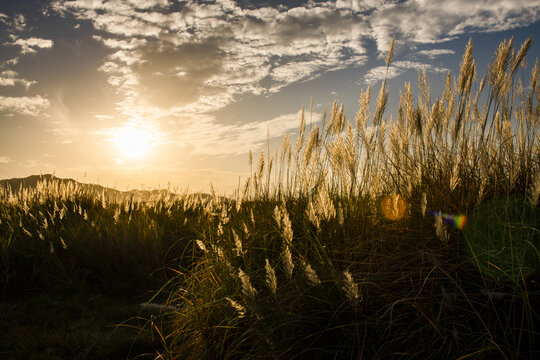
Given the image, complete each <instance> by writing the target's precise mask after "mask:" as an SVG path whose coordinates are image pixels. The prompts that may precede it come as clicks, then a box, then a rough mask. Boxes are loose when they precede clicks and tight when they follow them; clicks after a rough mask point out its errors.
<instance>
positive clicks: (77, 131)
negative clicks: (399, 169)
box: [0, 0, 540, 191]
mask: <svg viewBox="0 0 540 360" xmlns="http://www.w3.org/2000/svg"><path fill="white" fill-rule="evenodd" d="M539 20H540V1H538V0H536V1H532V0H529V1H527V0H514V1H507V0H506V1H499V0H486V1H473V0H466V1H465V0H456V1H439V0H432V1H428V0H424V1H421V0H417V1H410V0H408V1H383V0H367V1H355V0H352V1H248V0H239V1H233V0H229V1H173V0H109V1H107V0H72V1H63V0H58V1H35V0H34V1H28V0H19V1H9V2H6V1H4V2H2V4H0V178H11V177H23V176H28V175H31V174H39V173H51V172H54V173H56V175H57V176H60V177H72V178H76V179H79V180H81V181H85V182H99V183H100V184H102V185H109V186H116V187H117V188H119V189H122V190H124V189H127V188H130V189H131V188H137V187H138V188H140V187H145V188H149V187H157V186H162V187H163V186H166V185H167V184H168V183H170V184H171V185H172V186H177V187H180V188H185V187H186V186H189V188H190V189H192V190H207V189H208V188H209V184H210V183H211V182H212V183H213V184H214V185H216V187H217V188H218V189H220V190H222V191H231V190H232V189H233V188H235V187H236V185H237V183H238V179H239V177H241V178H242V179H245V178H246V176H248V175H249V166H248V161H247V159H248V153H249V150H252V151H253V152H254V153H257V152H258V151H260V150H261V149H263V148H265V142H266V138H267V132H268V133H269V134H270V137H271V138H272V141H273V142H275V143H277V142H278V140H280V139H281V138H282V136H283V135H284V133H285V132H288V133H289V134H291V135H294V133H295V130H296V128H297V127H298V123H299V110H300V109H301V107H302V105H306V106H307V107H309V103H310V98H311V97H313V103H314V107H313V110H314V114H313V120H314V121H317V120H318V119H320V116H321V114H322V112H323V109H324V106H325V105H329V106H331V104H332V102H333V101H334V100H338V101H340V102H341V103H343V104H344V106H345V114H346V116H347V118H350V119H352V118H353V117H354V114H355V112H356V110H357V107H356V102H357V99H358V96H359V94H360V90H361V89H364V88H365V87H366V86H368V85H370V86H372V93H373V94H374V95H373V98H374V97H376V96H375V95H376V93H377V92H378V90H379V89H380V84H381V79H382V77H383V76H384V73H385V69H384V56H385V54H386V51H387V49H388V46H389V44H390V42H391V39H392V37H395V39H396V46H395V55H394V61H393V65H392V67H391V68H390V71H389V78H390V81H389V85H390V106H389V111H388V112H387V113H386V117H389V116H390V115H391V114H392V109H393V108H395V102H396V101H397V99H398V96H399V90H400V88H402V87H403V83H404V82H405V81H409V82H411V83H412V84H413V88H415V85H416V77H417V72H418V71H419V70H425V71H426V72H427V73H428V75H429V76H430V78H431V81H432V90H433V91H432V93H433V96H439V94H440V83H441V81H440V80H441V79H442V78H443V76H444V74H445V72H447V71H450V72H451V74H453V75H457V73H458V69H459V62H460V58H461V55H462V53H463V50H464V48H465V45H466V43H467V42H468V40H469V38H472V41H473V45H474V57H475V59H476V62H477V64H478V70H479V73H480V74H483V73H484V72H485V70H486V66H487V64H488V63H489V61H490V59H491V56H492V54H493V52H494V51H495V50H496V48H497V46H498V44H499V42H500V41H502V40H504V39H507V38H510V37H511V36H513V37H514V41H515V44H516V47H518V48H519V46H520V45H521V43H522V42H523V41H524V40H525V39H526V38H527V37H529V36H531V35H536V34H539V33H540V31H539V30H540V22H539ZM535 40H538V39H535ZM539 55H540V45H539V44H537V43H536V42H535V43H534V44H533V47H532V48H531V51H530V52H529V56H528V61H529V64H530V65H532V64H533V63H534V60H535V58H537V57H539ZM529 68H530V67H529ZM374 100H375V99H373V101H374Z"/></svg>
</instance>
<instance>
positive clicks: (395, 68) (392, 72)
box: [364, 61, 448, 85]
mask: <svg viewBox="0 0 540 360" xmlns="http://www.w3.org/2000/svg"><path fill="white" fill-rule="evenodd" d="M408 70H425V71H427V72H443V71H448V69H446V68H443V67H437V66H433V65H431V64H426V63H422V62H416V61H395V62H393V63H392V65H390V67H389V68H388V73H387V72H386V66H378V67H375V68H373V69H371V70H370V71H368V73H367V74H366V75H364V82H365V83H366V84H368V85H373V84H375V83H376V82H377V81H381V80H383V79H384V78H385V76H386V78H387V79H392V78H395V77H397V76H399V75H401V74H403V73H405V72H406V71H408Z"/></svg>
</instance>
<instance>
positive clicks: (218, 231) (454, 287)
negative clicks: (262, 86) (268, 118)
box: [0, 40, 540, 360]
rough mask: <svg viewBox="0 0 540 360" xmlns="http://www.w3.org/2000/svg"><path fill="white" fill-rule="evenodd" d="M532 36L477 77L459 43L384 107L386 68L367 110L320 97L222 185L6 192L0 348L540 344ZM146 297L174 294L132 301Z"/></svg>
mask: <svg viewBox="0 0 540 360" xmlns="http://www.w3.org/2000/svg"><path fill="white" fill-rule="evenodd" d="M530 46H531V40H528V41H526V42H525V43H524V44H523V45H522V47H521V48H520V50H518V51H517V52H516V51H514V49H513V41H511V40H510V41H506V42H503V43H502V44H501V45H500V46H499V48H498V49H497V51H496V53H495V55H494V57H493V60H492V63H491V64H490V66H489V71H488V74H487V75H486V77H484V78H481V79H480V80H479V81H477V77H478V76H477V74H476V64H475V62H474V59H473V56H472V52H473V48H472V44H471V43H469V45H468V46H467V48H466V49H465V54H464V56H463V60H462V63H461V71H460V74H459V76H458V77H456V78H454V79H452V77H451V76H450V74H448V75H447V76H446V77H445V81H446V85H445V88H444V90H443V92H442V93H441V94H440V95H439V96H438V97H436V95H435V94H431V90H430V86H429V79H428V78H427V76H426V74H425V73H423V74H422V73H421V74H419V90H418V97H417V99H415V98H414V97H413V95H412V90H411V85H410V84H405V85H404V87H403V90H402V91H401V98H400V103H399V106H398V112H397V114H396V115H395V116H394V117H392V116H390V117H387V116H386V115H385V108H386V106H387V104H386V101H387V98H388V91H389V89H388V88H387V87H386V81H384V82H383V85H382V87H381V90H380V91H379V95H378V98H377V103H376V104H374V105H375V106H374V108H375V109H376V110H375V113H374V114H371V113H370V104H371V90H370V89H369V88H368V89H366V90H363V91H362V92H361V95H360V99H359V110H358V112H357V116H356V118H355V120H354V122H351V121H348V120H347V119H346V118H345V117H344V115H343V109H342V107H341V106H340V105H339V104H338V103H337V102H336V103H334V104H333V105H332V107H331V108H330V109H327V110H326V111H325V114H324V116H323V118H322V119H321V121H320V122H317V123H315V124H314V125H313V126H312V127H311V130H310V131H309V134H308V133H306V122H305V116H304V114H302V117H301V119H300V129H299V130H300V131H299V135H298V136H297V137H296V138H295V139H291V138H289V137H288V136H285V138H284V141H283V145H282V147H281V149H280V150H275V151H272V150H271V149H270V146H269V145H268V149H266V150H265V151H264V152H262V153H261V155H260V157H259V161H258V163H257V164H254V163H253V157H252V156H251V155H250V167H251V176H250V177H249V179H247V181H246V183H245V185H244V186H243V188H242V189H240V190H239V191H237V192H236V193H234V194H232V195H231V196H229V197H222V196H218V195H216V194H213V195H212V196H201V195H187V194H185V195H182V196H178V197H172V196H171V195H170V194H167V193H166V192H159V193H157V194H156V197H155V198H154V199H151V200H149V201H146V202H141V201H137V200H136V199H132V200H122V201H111V200H110V199H106V196H105V195H104V194H99V193H93V192H91V191H89V190H85V189H84V188H82V187H76V186H74V185H67V184H62V183H59V182H56V181H52V182H43V183H41V184H39V185H38V187H37V188H36V189H30V190H21V191H11V190H9V189H4V190H3V191H2V193H1V195H2V196H1V197H0V220H1V222H0V244H1V257H0V259H1V262H0V280H1V285H2V289H1V291H2V293H1V295H2V303H1V306H2V310H3V311H2V315H1V318H0V321H2V323H1V325H2V328H7V329H8V330H7V331H5V332H4V333H3V334H2V336H1V337H0V339H1V342H0V344H1V345H2V353H1V355H2V356H4V357H7V358H10V357H12V358H17V357H32V358H39V357H42V358H50V357H57V358H88V357H91V358H107V357H108V358H115V357H116V358H125V357H128V358H129V357H133V358H135V357H137V356H139V355H141V357H142V358H144V357H145V356H149V357H152V358H162V359H312V360H314V359H329V358H330V359H333V358H335V359H362V358H363V359H392V358H396V359H398V358H400V359H401V358H417V359H467V358H468V359H472V358H474V359H499V358H500V359H529V358H536V357H538V356H540V346H539V345H538V344H540V329H539V328H538V325H537V324H538V323H540V314H539V312H538V309H540V286H539V280H540V271H539V264H540V256H539V253H538V249H539V248H540V231H539V229H540V225H539V216H538V198H539V195H540V180H539V179H540V176H539V175H540V150H539V141H538V140H539V138H540V133H539V128H540V126H539V120H540V105H539V104H540V95H539V94H540V82H539V81H538V77H539V76H538V75H539V73H540V65H539V63H538V61H537V62H536V64H535V66H534V68H533V70H532V74H531V75H530V77H529V78H528V79H529V80H528V81H529V84H524V83H523V82H522V80H520V78H521V79H525V78H526V76H525V69H524V62H523V61H524V59H525V55H526V53H527V50H528V49H529V48H530ZM390 53H392V51H390ZM391 58H392V56H391V55H389V56H388V57H387V66H390V64H391ZM517 75H520V76H517ZM479 99H487V100H486V101H485V103H481V102H480V100H479ZM506 199H512V200H511V201H506ZM443 214H446V215H443ZM452 216H454V218H455V217H456V216H461V217H460V218H466V219H468V220H469V221H468V222H467V224H466V225H465V227H463V226H455V225H456V224H454V223H452V221H448V222H446V221H445V219H447V220H451V219H452ZM443 217H444V218H443ZM459 224H463V223H461V222H460V223H459ZM145 301H151V302H154V303H157V304H162V305H167V306H174V307H175V309H176V310H175V311H172V312H168V313H161V314H159V313H158V314H149V313H144V312H141V309H140V307H138V305H137V304H139V303H140V302H145ZM152 316H154V317H152ZM129 319H131V320H129ZM125 321H127V322H125ZM118 324H131V325H133V327H125V326H122V327H118V326H116V325H118ZM24 334H31V335H32V336H24ZM30 339H36V340H35V341H34V340H30ZM100 351H101V352H100ZM88 354H92V355H91V356H90V355H88ZM144 354H146V355H144ZM149 354H152V355H149Z"/></svg>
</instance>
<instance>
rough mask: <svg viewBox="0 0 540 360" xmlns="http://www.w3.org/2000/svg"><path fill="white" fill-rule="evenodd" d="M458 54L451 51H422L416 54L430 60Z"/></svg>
mask: <svg viewBox="0 0 540 360" xmlns="http://www.w3.org/2000/svg"><path fill="white" fill-rule="evenodd" d="M455 53H456V52H455V51H454V50H451V49H430V50H420V51H418V52H417V53H416V54H417V55H423V56H427V57H428V58H430V59H435V58H437V57H439V56H442V55H453V54H455Z"/></svg>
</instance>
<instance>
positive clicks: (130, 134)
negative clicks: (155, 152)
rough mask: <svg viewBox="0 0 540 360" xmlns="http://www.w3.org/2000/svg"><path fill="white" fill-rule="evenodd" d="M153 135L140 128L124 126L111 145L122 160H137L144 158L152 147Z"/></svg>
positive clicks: (117, 132) (115, 135) (118, 131)
mask: <svg viewBox="0 0 540 360" xmlns="http://www.w3.org/2000/svg"><path fill="white" fill-rule="evenodd" d="M153 140H154V139H153V135H152V134H151V133H150V132H148V131H145V130H144V129H142V128H139V127H134V126H125V127H122V128H119V129H118V130H117V131H116V133H115V134H114V137H113V144H114V145H115V147H116V148H117V149H118V151H119V153H120V155H121V156H122V157H123V158H124V159H128V160H139V159H142V158H144V157H146V156H147V155H148V154H149V153H150V152H151V150H152V148H153V147H154V141H153Z"/></svg>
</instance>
